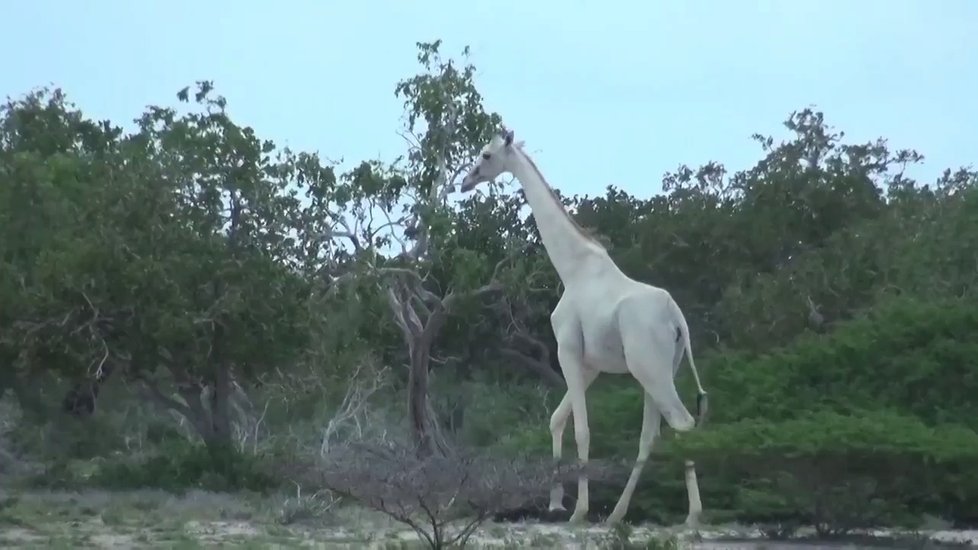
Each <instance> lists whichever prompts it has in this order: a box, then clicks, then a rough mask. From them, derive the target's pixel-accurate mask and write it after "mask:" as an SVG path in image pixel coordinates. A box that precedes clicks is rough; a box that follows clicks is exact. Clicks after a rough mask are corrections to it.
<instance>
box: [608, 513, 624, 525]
mask: <svg viewBox="0 0 978 550" xmlns="http://www.w3.org/2000/svg"><path fill="white" fill-rule="evenodd" d="M622 516H623V514H616V513H614V512H612V513H611V515H610V516H608V519H606V520H604V522H605V524H606V525H607V526H608V527H611V526H614V525H618V524H619V523H621V520H622V519H624V518H623V517H622Z"/></svg>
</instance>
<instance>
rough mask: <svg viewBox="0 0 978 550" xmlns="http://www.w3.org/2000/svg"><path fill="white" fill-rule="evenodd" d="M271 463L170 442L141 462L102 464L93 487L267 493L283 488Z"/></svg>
mask: <svg viewBox="0 0 978 550" xmlns="http://www.w3.org/2000/svg"><path fill="white" fill-rule="evenodd" d="M269 461H270V460H269V459H268V458H266V457H260V456H259V457H256V456H251V455H245V454H241V453H238V452H236V451H235V450H234V449H233V448H228V449H226V450H223V451H219V450H217V451H216V450H215V449H213V448H208V447H206V446H204V445H202V444H193V443H189V442H186V441H183V442H177V441H171V442H169V443H168V444H167V445H166V446H165V447H163V448H162V449H161V451H160V452H158V453H154V454H152V455H150V456H147V457H144V458H141V459H132V458H125V457H120V458H116V459H112V460H106V461H103V462H102V463H101V464H100V466H99V468H98V469H97V470H96V472H95V473H94V474H93V475H92V476H91V478H90V483H91V484H93V485H96V486H99V487H104V488H107V489H133V488H158V489H166V490H171V491H182V490H186V489H191V488H198V489H208V490H212V491H230V490H251V491H268V490H270V489H273V488H276V487H278V486H279V485H280V483H279V481H278V480H277V479H276V478H275V476H273V475H272V474H270V473H269V471H268V466H267V464H268V462H269Z"/></svg>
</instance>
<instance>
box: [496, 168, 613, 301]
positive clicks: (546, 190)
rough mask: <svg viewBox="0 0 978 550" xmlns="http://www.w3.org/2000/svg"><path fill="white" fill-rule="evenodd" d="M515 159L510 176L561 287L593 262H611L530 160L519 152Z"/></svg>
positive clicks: (605, 252)
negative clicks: (522, 199) (516, 186)
mask: <svg viewBox="0 0 978 550" xmlns="http://www.w3.org/2000/svg"><path fill="white" fill-rule="evenodd" d="M515 155H516V162H515V164H514V166H513V170H512V172H513V175H514V176H516V179H517V180H519V182H520V185H521V186H522V187H523V194H524V195H526V202H527V203H528V204H529V205H530V210H532V211H533V219H534V220H535V221H536V224H537V229H538V230H539V231H540V238H541V239H542V240H543V246H544V247H545V248H546V250H547V256H549V257H550V263H552V264H553V266H554V269H556V270H557V275H559V276H560V278H561V280H562V281H563V282H564V285H567V284H568V283H569V282H570V281H571V280H573V279H574V278H575V277H576V276H577V275H579V274H581V273H582V272H584V271H586V270H587V269H588V267H590V266H593V265H594V263H595V262H600V263H603V262H611V258H610V257H609V256H608V252H607V251H606V250H605V248H604V247H603V246H601V244H600V243H598V242H597V241H596V240H595V239H594V238H593V237H591V236H590V235H588V234H587V233H585V232H584V230H583V229H582V228H581V226H579V225H577V222H575V221H574V219H573V218H571V216H570V213H569V212H567V210H566V209H565V208H564V205H563V204H562V203H561V202H560V199H559V198H558V197H557V194H556V193H554V191H553V189H552V188H551V187H550V185H548V184H547V181H546V180H545V179H544V178H543V175H542V174H540V170H539V169H538V168H537V167H536V164H534V163H533V160H532V159H530V157H529V156H528V155H527V154H526V153H524V152H523V151H522V150H520V149H519V148H516V151H515Z"/></svg>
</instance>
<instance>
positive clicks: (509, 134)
mask: <svg viewBox="0 0 978 550" xmlns="http://www.w3.org/2000/svg"><path fill="white" fill-rule="evenodd" d="M513 135H514V134H513V131H512V130H503V140H504V141H505V143H506V146H507V147H509V146H510V145H512V144H513Z"/></svg>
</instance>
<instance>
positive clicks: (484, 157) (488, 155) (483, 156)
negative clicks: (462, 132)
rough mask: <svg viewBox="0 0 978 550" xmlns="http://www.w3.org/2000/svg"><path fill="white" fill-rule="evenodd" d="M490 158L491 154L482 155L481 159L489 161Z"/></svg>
mask: <svg viewBox="0 0 978 550" xmlns="http://www.w3.org/2000/svg"><path fill="white" fill-rule="evenodd" d="M490 157H492V154H491V153H482V158H483V159H485V160H489V158H490Z"/></svg>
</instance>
